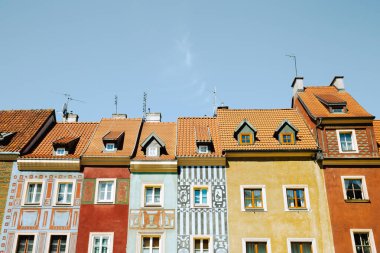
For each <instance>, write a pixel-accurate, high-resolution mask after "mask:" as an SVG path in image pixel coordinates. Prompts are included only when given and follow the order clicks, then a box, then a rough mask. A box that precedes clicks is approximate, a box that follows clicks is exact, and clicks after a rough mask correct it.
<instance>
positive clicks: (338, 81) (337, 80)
mask: <svg viewBox="0 0 380 253" xmlns="http://www.w3.org/2000/svg"><path fill="white" fill-rule="evenodd" d="M343 78H344V76H336V77H334V79H333V80H332V82H331V84H330V86H335V87H336V88H337V89H338V90H339V91H344V82H343Z"/></svg>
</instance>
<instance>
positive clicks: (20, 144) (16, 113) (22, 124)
mask: <svg viewBox="0 0 380 253" xmlns="http://www.w3.org/2000/svg"><path fill="white" fill-rule="evenodd" d="M51 115H54V110H51V109H48V110H6V111H0V132H3V133H14V135H13V136H12V137H11V139H10V142H9V143H8V144H7V145H4V146H1V144H0V152H21V151H22V149H23V148H24V147H25V146H26V145H27V144H28V143H29V141H30V140H31V139H32V138H33V136H35V134H36V133H37V132H38V130H39V129H40V128H41V127H42V126H43V125H44V123H45V122H46V120H47V119H48V118H49V117H50V116H51Z"/></svg>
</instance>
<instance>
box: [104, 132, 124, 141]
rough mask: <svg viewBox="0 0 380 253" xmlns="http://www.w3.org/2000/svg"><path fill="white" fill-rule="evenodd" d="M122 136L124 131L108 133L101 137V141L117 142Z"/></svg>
mask: <svg viewBox="0 0 380 253" xmlns="http://www.w3.org/2000/svg"><path fill="white" fill-rule="evenodd" d="M123 135H124V131H109V132H108V133H107V134H106V135H104V136H103V141H118V140H119V139H120V138H121V137H122V136H123Z"/></svg>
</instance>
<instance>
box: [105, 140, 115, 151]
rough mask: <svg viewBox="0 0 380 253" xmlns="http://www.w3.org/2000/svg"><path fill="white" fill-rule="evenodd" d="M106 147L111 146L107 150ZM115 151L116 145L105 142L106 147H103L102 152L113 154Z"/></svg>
mask: <svg viewBox="0 0 380 253" xmlns="http://www.w3.org/2000/svg"><path fill="white" fill-rule="evenodd" d="M108 145H112V149H110V148H108ZM115 150H116V144H115V143H113V142H106V145H105V147H104V151H106V152H114V151H115Z"/></svg>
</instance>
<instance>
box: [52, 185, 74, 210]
mask: <svg viewBox="0 0 380 253" xmlns="http://www.w3.org/2000/svg"><path fill="white" fill-rule="evenodd" d="M72 198H73V183H58V189H57V201H56V204H58V205H70V204H71V203H72V202H71V201H72Z"/></svg>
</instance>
